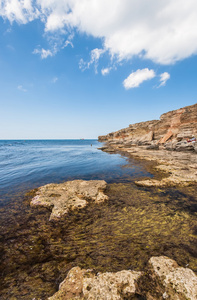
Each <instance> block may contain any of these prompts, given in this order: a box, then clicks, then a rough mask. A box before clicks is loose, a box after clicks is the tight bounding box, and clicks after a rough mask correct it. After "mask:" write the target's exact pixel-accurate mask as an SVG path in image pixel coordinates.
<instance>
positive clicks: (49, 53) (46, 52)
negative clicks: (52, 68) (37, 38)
mask: <svg viewBox="0 0 197 300" xmlns="http://www.w3.org/2000/svg"><path fill="white" fill-rule="evenodd" d="M33 54H39V55H40V56H41V58H42V59H45V58H47V57H49V56H53V55H55V52H54V53H53V52H52V51H51V50H49V49H48V50H45V49H43V48H42V49H38V48H37V49H34V51H33Z"/></svg>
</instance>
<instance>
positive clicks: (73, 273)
mask: <svg viewBox="0 0 197 300" xmlns="http://www.w3.org/2000/svg"><path fill="white" fill-rule="evenodd" d="M141 274H142V273H141V272H135V271H120V272H117V273H111V272H106V273H98V274H97V275H95V274H94V273H93V271H91V270H84V269H83V270H82V269H80V268H79V267H75V268H72V269H71V270H70V272H69V273H68V275H67V277H66V279H65V280H64V281H63V282H62V283H61V284H60V287H59V291H58V292H57V293H55V294H54V295H53V296H52V297H50V298H48V299H49V300H57V299H58V300H67V299H68V300H69V299H89V300H90V299H91V300H96V299H99V300H112V299H113V300H119V299H127V298H128V299H129V297H132V296H134V295H135V292H136V286H135V285H136V280H137V279H138V278H139V277H140V276H141Z"/></svg>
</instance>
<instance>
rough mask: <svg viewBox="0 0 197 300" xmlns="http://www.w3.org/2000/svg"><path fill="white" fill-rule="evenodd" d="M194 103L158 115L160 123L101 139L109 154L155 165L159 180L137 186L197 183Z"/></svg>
mask: <svg viewBox="0 0 197 300" xmlns="http://www.w3.org/2000/svg"><path fill="white" fill-rule="evenodd" d="M196 136H197V104H195V105H192V106H188V107H185V108H182V109H178V110H175V111H172V112H168V113H166V114H163V115H161V117H160V120H158V121H157V120H154V121H147V122H142V123H137V124H133V125H129V127H128V128H125V129H121V130H119V131H117V132H113V133H109V134H108V135H106V136H100V137H99V141H100V142H104V143H105V145H104V146H103V147H101V148H100V149H101V150H103V151H106V152H109V153H115V152H121V153H123V154H125V153H126V154H127V155H128V156H130V157H133V158H135V159H141V160H146V161H151V162H155V163H156V164H157V166H156V168H155V171H157V172H158V171H160V172H164V173H166V176H165V178H163V179H162V180H155V179H148V180H142V181H137V182H136V184H137V185H139V186H160V187H161V186H163V187H165V186H176V185H182V186H187V185H191V184H195V183H196V182H197V142H196Z"/></svg>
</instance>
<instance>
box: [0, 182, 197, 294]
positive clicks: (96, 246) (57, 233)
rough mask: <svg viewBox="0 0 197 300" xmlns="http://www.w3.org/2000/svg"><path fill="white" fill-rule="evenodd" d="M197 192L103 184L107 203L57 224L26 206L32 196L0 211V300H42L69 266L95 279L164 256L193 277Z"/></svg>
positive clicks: (42, 210) (44, 211)
mask: <svg viewBox="0 0 197 300" xmlns="http://www.w3.org/2000/svg"><path fill="white" fill-rule="evenodd" d="M196 192H197V186H196V185H194V186H190V187H187V188H186V187H185V188H168V189H167V188H165V189H164V188H160V189H158V188H147V189H146V188H139V187H137V186H135V184H134V183H132V182H131V183H112V184H108V187H107V191H106V194H107V195H108V196H109V201H106V202H105V203H102V204H99V205H98V204H94V203H90V204H89V206H87V207H85V208H84V209H82V210H80V211H72V212H70V213H69V214H68V215H67V216H66V217H65V218H62V219H61V221H60V222H49V217H50V211H49V210H48V209H46V208H39V209H32V208H30V206H29V202H30V199H31V198H32V196H33V193H34V192H31V193H29V194H27V195H26V197H25V200H24V199H23V197H22V196H21V198H20V197H19V198H18V199H17V202H16V201H15V202H13V203H12V205H11V206H10V207H9V211H8V210H6V207H3V208H1V211H0V213H1V227H0V230H1V234H0V239H1V246H0V251H1V267H0V268H1V274H2V276H1V284H0V286H1V292H0V293H1V294H0V295H1V299H25V300H28V299H37V300H38V299H47V297H48V296H51V295H52V294H54V293H55V292H56V291H57V289H58V285H59V283H60V282H61V281H62V280H63V279H64V278H65V277H66V274H67V272H68V271H69V270H70V269H71V268H72V267H74V266H79V267H81V268H86V269H88V268H90V269H94V270H95V272H106V271H113V272H116V271H120V270H124V269H131V270H140V271H141V270H144V268H145V266H146V264H147V261H148V259H149V258H150V257H151V256H157V255H166V256H168V257H170V258H172V259H175V260H176V261H177V263H178V264H179V265H181V266H183V267H185V266H188V267H189V268H191V269H192V270H193V271H194V272H196V273H197V193H196Z"/></svg>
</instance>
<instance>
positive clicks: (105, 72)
mask: <svg viewBox="0 0 197 300" xmlns="http://www.w3.org/2000/svg"><path fill="white" fill-rule="evenodd" d="M111 69H112V68H111V67H110V68H104V69H102V70H101V74H102V75H103V76H105V75H107V74H109V72H110V71H111Z"/></svg>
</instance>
